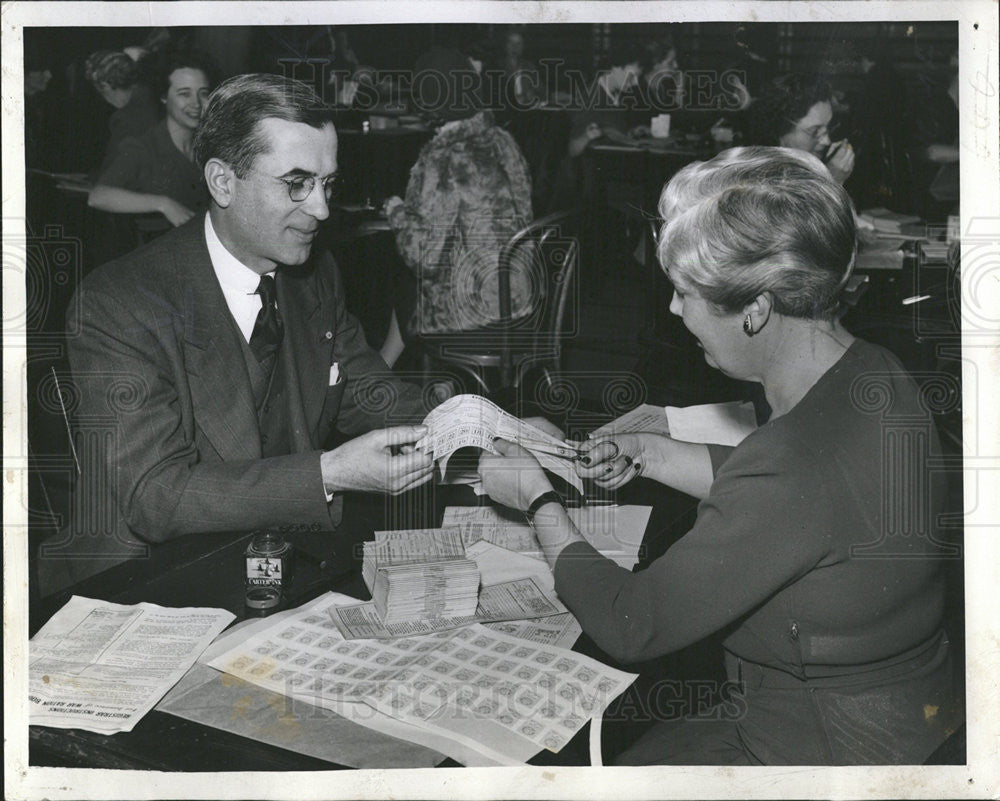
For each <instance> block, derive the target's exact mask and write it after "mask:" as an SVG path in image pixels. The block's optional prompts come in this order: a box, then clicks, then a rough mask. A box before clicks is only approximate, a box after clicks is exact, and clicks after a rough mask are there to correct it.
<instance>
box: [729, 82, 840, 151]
mask: <svg viewBox="0 0 1000 801" xmlns="http://www.w3.org/2000/svg"><path fill="white" fill-rule="evenodd" d="M832 96H833V92H832V90H831V89H830V84H828V83H827V82H826V81H824V80H823V79H822V78H819V77H817V76H815V75H805V74H803V73H796V72H793V73H790V74H788V75H782V76H780V77H779V78H775V79H774V80H773V81H772V82H771V83H770V85H768V87H767V89H765V90H764V92H763V93H762V94H761V95H760V97H758V98H756V99H755V100H754V101H753V102H752V103H751V104H750V107H749V108H748V109H747V141H748V142H749V143H751V144H754V145H767V146H769V147H774V146H777V145H779V144H780V139H781V137H782V136H784V135H785V134H786V133H788V132H789V131H791V130H792V129H793V128H794V127H795V126H796V125H797V124H798V122H799V120H801V119H802V118H803V117H804V116H806V114H808V113H809V109H811V108H812V107H813V106H815V105H816V104H817V103H823V102H830V99H831V97H832Z"/></svg>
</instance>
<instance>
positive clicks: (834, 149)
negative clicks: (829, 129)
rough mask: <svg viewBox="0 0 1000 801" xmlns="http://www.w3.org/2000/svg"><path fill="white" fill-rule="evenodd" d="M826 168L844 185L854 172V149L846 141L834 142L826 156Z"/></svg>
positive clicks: (835, 179)
mask: <svg viewBox="0 0 1000 801" xmlns="http://www.w3.org/2000/svg"><path fill="white" fill-rule="evenodd" d="M826 168H827V169H828V170H829V171H830V175H832V176H833V180H834V181H836V182H837V183H838V184H842V183H844V181H846V180H847V179H848V178H850V177H851V173H852V172H854V148H852V147H851V143H850V142H848V141H847V140H846V139H841V140H840V141H839V142H834V143H833V144H832V145H830V150H829V151H827V154H826Z"/></svg>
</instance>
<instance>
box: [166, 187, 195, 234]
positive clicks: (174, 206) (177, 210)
mask: <svg viewBox="0 0 1000 801" xmlns="http://www.w3.org/2000/svg"><path fill="white" fill-rule="evenodd" d="M159 211H160V214H162V215H163V216H164V217H166V218H167V219H168V220H169V221H170V224H171V225H172V226H174V227H175V228H176V227H177V226H179V225H184V223H186V222H187V221H188V220H190V219H191V218H192V217H194V212H193V211H191V209H189V208H188V207H187V206H185V205H184V204H183V203H178V202H177V201H176V200H174V199H173V198H172V197H167V196H166V195H164V196H163V197H162V198H160V204H159Z"/></svg>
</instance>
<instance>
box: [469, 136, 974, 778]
mask: <svg viewBox="0 0 1000 801" xmlns="http://www.w3.org/2000/svg"><path fill="white" fill-rule="evenodd" d="M659 212H660V216H661V218H662V219H663V221H664V222H663V227H662V230H661V232H660V236H659V247H658V256H659V260H660V263H661V266H662V267H663V269H664V270H665V271H666V273H667V275H668V277H669V279H670V281H671V282H672V283H673V286H674V296H673V300H672V301H671V303H670V311H671V312H673V313H674V314H676V315H678V316H679V317H680V318H681V319H682V320H683V322H684V325H685V326H686V327H687V328H688V330H690V331H691V333H692V334H694V335H695V336H696V337H697V338H698V340H699V343H700V344H701V346H702V348H703V350H704V355H705V360H706V361H707V362H708V364H709V365H711V366H712V367H715V368H716V369H718V370H721V371H722V372H724V373H725V374H727V375H730V376H733V377H735V378H740V379H744V380H752V381H757V382H760V383H761V384H762V385H763V389H764V393H765V395H766V396H767V401H768V403H769V405H770V408H771V410H772V412H771V417H770V419H769V420H768V421H767V422H766V423H765V424H764V425H762V426H761V427H760V428H758V429H757V430H756V431H754V432H753V433H751V434H750V435H749V436H748V437H747V438H746V439H744V440H743V442H742V443H740V444H739V445H738V446H737V447H735V448H727V447H722V446H714V445H698V444H694V443H687V442H681V441H678V440H673V439H671V438H670V437H669V436H662V435H657V434H615V435H613V436H611V437H606V438H599V439H597V440H593V441H591V442H590V443H589V444H588V445H586V446H585V448H584V451H583V453H582V454H581V459H580V460H579V461H577V463H576V464H577V472H578V473H579V474H580V475H581V476H582V477H584V478H588V479H592V480H594V481H595V482H596V483H597V484H598V485H599V486H600V487H602V488H606V489H616V488H618V487H620V486H622V485H623V484H625V483H626V482H628V481H630V480H632V479H633V478H635V477H636V476H640V475H641V476H645V477H647V478H650V479H653V480H654V481H658V482H660V483H663V484H666V485H668V486H672V487H674V488H676V489H679V490H681V491H682V492H686V493H688V494H690V495H692V496H694V497H697V498H700V499H702V500H701V504H700V505H699V507H698V515H697V519H696V521H695V523H694V526H693V528H692V529H691V530H690V531H689V532H688V533H687V534H685V535H684V536H683V537H682V538H681V539H680V540H678V541H677V542H676V543H674V545H673V546H671V547H670V548H669V549H668V550H667V551H666V553H665V554H664V555H663V556H661V557H660V558H659V559H657V560H655V561H654V562H653V563H652V564H650V565H649V567H647V568H646V569H645V570H641V571H639V572H636V573H632V572H630V571H628V570H626V569H623V568H621V567H619V566H618V565H616V564H615V563H614V562H613V561H611V560H610V559H607V558H606V557H604V556H602V555H601V554H600V553H598V552H597V551H596V550H595V549H594V548H593V547H592V546H591V545H590V544H588V543H587V542H586V541H585V540H584V539H583V537H581V536H580V534H579V532H578V531H577V529H576V527H575V526H574V524H573V523H572V522H571V520H570V518H569V517H568V515H567V514H566V510H565V509H564V508H563V506H562V504H561V502H560V496H558V495H557V494H556V493H554V492H553V488H552V485H551V484H550V483H549V480H548V478H547V477H546V474H545V473H544V472H543V471H542V469H541V468H540V467H539V465H538V463H537V461H536V460H535V458H534V457H533V456H532V455H531V454H530V453H528V452H527V451H524V450H521V449H520V448H518V447H517V446H516V445H514V444H513V443H509V442H505V441H504V440H498V441H497V442H496V447H497V450H498V451H499V452H500V454H501V455H499V456H495V455H492V454H489V453H486V452H483V454H482V456H481V457H480V476H481V478H482V480H483V488H484V489H485V490H486V492H487V493H488V494H489V495H490V497H491V498H493V500H495V501H498V502H500V503H502V504H504V505H506V506H508V507H512V508H514V509H518V510H522V511H526V513H527V516H528V519H529V521H531V524H532V527H533V528H534V531H535V534H536V535H537V537H538V541H539V544H540V545H541V549H542V551H543V553H544V554H545V556H546V558H547V560H548V561H549V564H550V565H551V567H552V569H553V573H554V577H555V589H556V591H557V592H558V594H559V597H560V598H562V600H563V601H564V603H565V604H566V606H567V607H569V609H570V611H572V612H573V614H574V615H575V616H576V617H577V619H578V620H579V621H580V625H581V626H582V627H583V630H584V632H586V633H587V634H588V635H589V636H590V637H591V638H592V639H593V641H594V642H595V643H596V644H597V645H598V646H599V647H600V648H602V649H603V650H604V651H605V652H607V653H608V654H609V655H611V656H612V657H613V658H614V659H616V660H618V661H620V662H623V663H626V664H635V663H638V662H641V661H645V660H649V659H656V658H659V657H662V656H665V655H667V654H669V653H671V652H674V651H677V650H679V649H681V648H685V647H686V646H688V645H691V644H693V643H695V642H697V641H699V640H701V639H703V638H705V637H707V636H709V635H711V634H713V633H715V632H720V631H722V632H724V633H725V639H724V640H723V643H722V644H723V647H724V649H725V654H726V656H725V659H726V669H727V673H728V677H729V680H730V681H731V682H732V683H733V688H734V689H733V691H732V695H730V696H729V698H728V699H727V700H726V701H725V702H723V703H722V704H721V705H720V706H718V707H716V708H714V709H712V710H708V711H704V712H702V713H700V714H699V715H698V716H697V717H696V718H694V719H691V720H685V719H683V718H682V719H674V720H665V721H660V722H658V723H656V724H655V725H654V726H653V728H652V729H650V730H648V732H647V733H645V734H643V735H642V736H641V737H640V738H639V739H638V741H637V742H636V743H634V744H633V745H632V746H631V747H630V748H629V749H628V750H627V751H625V753H624V754H623V755H622V756H621V757H620V758H619V760H618V764H628V765H646V764H699V765H759V764H765V765H845V764H885V765H888V764H921V763H922V762H923V761H924V760H926V759H927V758H928V757H929V756H930V755H931V753H932V752H933V751H934V750H935V749H936V748H938V747H939V746H940V745H941V744H942V743H943V742H944V741H945V739H946V738H947V737H948V736H949V734H950V733H951V732H953V731H954V730H955V729H956V728H957V727H958V726H959V725H961V723H962V720H963V716H964V708H963V700H964V693H963V692H962V689H961V684H962V679H961V675H962V674H961V669H960V667H959V666H958V665H957V664H956V661H955V659H954V656H953V653H952V647H951V645H950V643H949V638H948V635H947V633H946V632H945V630H944V612H943V609H944V602H945V598H946V583H945V573H944V568H945V566H946V564H947V562H946V558H947V556H948V550H947V547H946V544H945V543H944V542H943V541H942V539H941V538H940V537H941V532H940V531H939V530H938V526H939V525H940V523H939V521H940V520H941V518H942V513H943V511H944V508H945V507H944V503H945V492H946V480H945V476H943V475H942V474H941V473H940V471H935V470H934V469H933V468H932V462H933V460H935V459H939V458H941V457H940V443H939V441H938V439H937V435H936V433H935V429H934V425H933V422H932V418H931V415H930V412H929V411H928V409H927V407H926V404H925V403H924V402H923V400H922V396H921V392H920V389H919V388H918V386H917V384H916V383H915V382H914V380H913V379H912V378H911V377H910V376H909V375H908V374H907V373H906V371H905V370H904V368H903V367H902V365H901V364H900V362H899V361H898V360H897V359H896V357H895V356H893V355H892V354H891V353H889V352H888V351H886V350H885V349H883V348H881V347H879V346H877V345H873V344H870V343H868V342H864V341H862V340H860V339H856V338H855V337H854V336H852V335H851V334H850V333H849V332H848V331H846V330H845V329H844V328H843V327H842V325H841V324H840V322H839V320H838V318H837V316H836V311H837V306H838V299H839V297H840V294H841V291H842V289H843V287H844V285H845V283H846V282H847V280H848V279H849V278H850V276H851V273H852V270H853V266H854V260H855V248H856V244H855V242H856V224H855V218H854V209H853V205H852V203H851V200H850V198H849V196H848V195H847V192H846V191H845V190H844V188H843V187H842V186H840V185H839V184H838V183H836V182H834V181H833V180H831V178H830V176H829V173H828V171H827V170H826V169H824V167H823V165H822V164H821V163H820V162H819V160H818V159H816V158H815V157H814V156H811V155H809V154H807V153H803V152H800V151H796V150H791V149H787V148H763V147H748V148H731V149H729V150H726V151H723V152H722V153H721V154H720V155H718V156H716V157H715V158H714V159H712V160H711V161H708V162H696V163H694V164H691V165H688V166H687V167H685V168H684V169H682V170H681V171H680V172H678V173H677V174H676V175H675V176H674V178H673V179H671V181H670V182H669V183H668V185H667V186H666V187H665V189H664V191H663V193H662V195H661V197H660V204H659ZM875 396H877V400H875ZM873 400H874V402H871V401H873ZM888 420H893V421H898V422H901V421H903V420H905V421H907V423H906V428H905V431H906V433H904V431H903V430H900V429H896V430H895V431H893V432H892V434H889V433H888V431H887V426H888V427H889V428H891V427H892V425H893V424H890V423H887V421H888ZM910 426H912V429H911V428H910ZM887 436H888V437H889V439H887ZM908 436H913V437H914V438H916V439H919V441H920V442H921V443H922V445H921V446H920V447H916V448H911V449H904V450H905V453H904V452H901V451H899V449H893V448H892V446H891V445H890V444H888V443H890V442H891V441H894V439H895V438H896V437H904V438H906V437H908ZM904 484H905V485H906V486H907V487H910V488H912V487H920V488H921V490H920V491H913V492H903V493H901V494H900V488H901V487H902V486H903V485H904ZM886 504H891V505H890V506H887V505H886ZM890 509H891V511H889V510H890ZM887 516H888V517H890V518H892V519H893V520H900V519H905V520H910V521H913V524H914V527H913V529H912V530H909V531H906V532H905V533H904V532H903V531H902V530H898V531H897V530H896V528H895V526H896V524H895V523H894V522H893V520H890V519H887ZM943 546H945V547H943Z"/></svg>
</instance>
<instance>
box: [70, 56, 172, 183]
mask: <svg viewBox="0 0 1000 801" xmlns="http://www.w3.org/2000/svg"><path fill="white" fill-rule="evenodd" d="M84 75H85V76H86V77H87V80H88V81H90V83H91V84H93V86H94V89H95V90H96V91H97V93H98V94H99V95H100V96H101V97H102V98H104V100H105V101H107V102H108V103H109V104H110V105H111V106H113V107H114V109H115V110H114V112H113V113H112V114H111V119H110V120H109V121H108V128H109V130H110V132H111V136H110V137H109V139H108V145H107V148H106V149H105V151H104V158H103V160H102V161H101V165H100V167H99V168H98V170H97V173H98V174H100V173H102V172H104V170H106V169H107V168H108V167H109V166H110V165H111V162H112V161H113V160H114V158H115V156H117V155H118V149H119V147H120V146H121V143H122V142H123V141H125V140H126V139H128V138H129V137H134V136H141V135H142V134H143V133H145V132H146V131H147V130H148V129H149V128H151V127H152V126H153V125H155V124H156V123H157V122H159V121H160V117H161V114H160V109H159V108H158V107H157V104H156V101H155V100H154V99H153V96H152V93H151V92H150V90H149V87H148V86H146V85H145V84H144V83H143V82H142V81H141V80H140V69H139V65H138V64H137V63H136V62H135V61H133V60H132V59H131V58H130V57H129V56H127V55H126V54H125V53H122V52H118V51H114V50H98V51H97V52H96V53H91V54H90V56H88V57H87V61H86V63H85V64H84Z"/></svg>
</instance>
